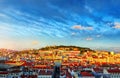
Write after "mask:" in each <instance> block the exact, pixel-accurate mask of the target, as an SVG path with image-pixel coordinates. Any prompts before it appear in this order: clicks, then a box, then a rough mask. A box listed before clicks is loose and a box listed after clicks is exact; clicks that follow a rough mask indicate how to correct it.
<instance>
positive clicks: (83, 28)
mask: <svg viewBox="0 0 120 78" xmlns="http://www.w3.org/2000/svg"><path fill="white" fill-rule="evenodd" d="M72 28H73V29H77V30H93V27H85V26H81V25H75V26H73V27H72Z"/></svg>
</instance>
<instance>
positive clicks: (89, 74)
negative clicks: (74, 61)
mask: <svg viewBox="0 0 120 78" xmlns="http://www.w3.org/2000/svg"><path fill="white" fill-rule="evenodd" d="M80 74H81V75H82V76H93V75H92V74H91V73H89V72H86V71H84V72H81V73H80Z"/></svg>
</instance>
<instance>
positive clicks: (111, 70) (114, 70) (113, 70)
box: [107, 69, 120, 73]
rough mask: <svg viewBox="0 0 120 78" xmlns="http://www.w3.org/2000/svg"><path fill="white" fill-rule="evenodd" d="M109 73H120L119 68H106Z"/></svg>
mask: <svg viewBox="0 0 120 78" xmlns="http://www.w3.org/2000/svg"><path fill="white" fill-rule="evenodd" d="M107 71H108V72H109V73H120V69H109V70H107Z"/></svg>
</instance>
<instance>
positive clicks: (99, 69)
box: [93, 68, 103, 73]
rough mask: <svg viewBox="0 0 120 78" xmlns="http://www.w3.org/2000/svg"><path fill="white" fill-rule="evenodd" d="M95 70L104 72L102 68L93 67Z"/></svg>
mask: <svg viewBox="0 0 120 78" xmlns="http://www.w3.org/2000/svg"><path fill="white" fill-rule="evenodd" d="M93 70H94V71H95V72H99V73H102V72H103V69H102V68H93Z"/></svg>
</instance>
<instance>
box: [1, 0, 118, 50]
mask: <svg viewBox="0 0 120 78" xmlns="http://www.w3.org/2000/svg"><path fill="white" fill-rule="evenodd" d="M119 4H120V1H119V0H116V2H115V1H114V0H92V1H90V0H36V1H35V0H21V1H17V0H10V1H9V0H1V1H0V9H1V10H0V48H8V49H16V50H21V49H29V48H40V47H43V46H48V45H75V46H81V47H89V48H94V49H96V48H97V49H107V50H112V49H113V50H114V48H115V49H118V50H120V49H119V48H120V44H119V43H120V40H119V38H120V35H119V34H120V16H119V14H120V10H119V8H120V6H119Z"/></svg>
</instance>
